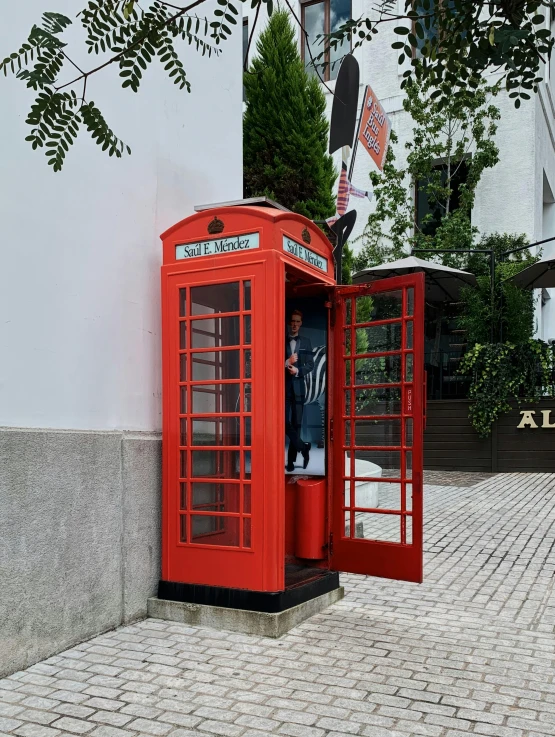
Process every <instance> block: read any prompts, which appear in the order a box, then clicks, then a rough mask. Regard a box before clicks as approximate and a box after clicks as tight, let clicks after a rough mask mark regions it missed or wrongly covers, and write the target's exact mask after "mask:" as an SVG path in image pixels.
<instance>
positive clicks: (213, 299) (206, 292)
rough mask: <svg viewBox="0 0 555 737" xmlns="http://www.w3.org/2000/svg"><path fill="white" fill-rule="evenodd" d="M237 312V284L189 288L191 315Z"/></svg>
mask: <svg viewBox="0 0 555 737" xmlns="http://www.w3.org/2000/svg"><path fill="white" fill-rule="evenodd" d="M238 311H239V282H230V283H229V284H211V285H209V286H206V287H191V314H192V315H212V314H214V313H216V312H238Z"/></svg>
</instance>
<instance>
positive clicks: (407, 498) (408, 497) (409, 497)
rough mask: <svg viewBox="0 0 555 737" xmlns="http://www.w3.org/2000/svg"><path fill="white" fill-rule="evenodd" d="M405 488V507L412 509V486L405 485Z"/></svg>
mask: <svg viewBox="0 0 555 737" xmlns="http://www.w3.org/2000/svg"><path fill="white" fill-rule="evenodd" d="M405 486H406V492H405V502H406V505H407V507H406V508H407V509H408V510H411V509H412V484H405Z"/></svg>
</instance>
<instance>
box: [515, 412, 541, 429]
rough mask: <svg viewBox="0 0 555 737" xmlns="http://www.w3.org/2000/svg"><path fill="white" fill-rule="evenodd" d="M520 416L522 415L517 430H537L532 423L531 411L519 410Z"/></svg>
mask: <svg viewBox="0 0 555 737" xmlns="http://www.w3.org/2000/svg"><path fill="white" fill-rule="evenodd" d="M520 414H521V415H522V419H521V421H520V424H519V425H518V426H517V430H520V429H522V428H524V427H527V426H528V427H531V428H532V429H536V430H537V428H538V426H537V425H536V423H535V421H534V412H533V411H531V410H520Z"/></svg>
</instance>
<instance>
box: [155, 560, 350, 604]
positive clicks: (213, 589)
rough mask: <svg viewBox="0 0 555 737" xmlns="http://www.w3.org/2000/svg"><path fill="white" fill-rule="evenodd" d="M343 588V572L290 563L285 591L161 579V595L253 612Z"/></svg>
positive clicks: (172, 599)
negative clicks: (341, 583) (256, 589)
mask: <svg viewBox="0 0 555 737" xmlns="http://www.w3.org/2000/svg"><path fill="white" fill-rule="evenodd" d="M337 588H339V574H338V573H337V572H336V571H326V570H321V569H319V568H302V567H301V566H287V570H286V588H285V590H284V591H272V592H267V591H248V590H247V589H230V588H224V587H221V586H201V585H200V584H191V583H177V582H175V581H160V583H159V584H158V598H159V599H165V600H167V601H180V602H186V603H189V604H208V605H210V606H217V607H224V608H228V609H245V610H246V611H250V612H267V613H276V612H283V611H285V610H286V609H291V608H292V607H295V606H298V605H299V604H303V603H304V602H306V601H309V600H310V599H315V598H316V597H317V596H322V595H323V594H327V593H329V592H330V591H334V590H335V589H337Z"/></svg>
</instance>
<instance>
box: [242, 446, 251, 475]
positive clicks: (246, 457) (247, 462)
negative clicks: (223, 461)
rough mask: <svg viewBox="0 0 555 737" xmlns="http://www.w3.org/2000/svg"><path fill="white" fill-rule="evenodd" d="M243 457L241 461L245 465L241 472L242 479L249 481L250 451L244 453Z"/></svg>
mask: <svg viewBox="0 0 555 737" xmlns="http://www.w3.org/2000/svg"><path fill="white" fill-rule="evenodd" d="M243 455H244V458H243V461H244V464H245V470H244V472H243V477H244V478H245V479H250V477H251V454H250V451H248V452H247V453H244V454H243Z"/></svg>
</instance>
